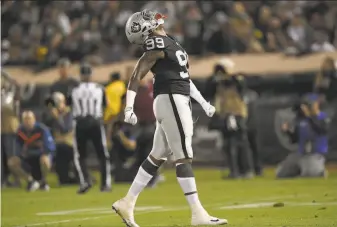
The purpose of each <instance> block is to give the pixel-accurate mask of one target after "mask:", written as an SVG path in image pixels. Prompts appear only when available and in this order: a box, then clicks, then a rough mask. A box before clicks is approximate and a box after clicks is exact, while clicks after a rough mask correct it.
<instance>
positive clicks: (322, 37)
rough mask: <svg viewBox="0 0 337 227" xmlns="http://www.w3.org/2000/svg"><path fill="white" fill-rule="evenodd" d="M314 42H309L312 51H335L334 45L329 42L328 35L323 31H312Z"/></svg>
mask: <svg viewBox="0 0 337 227" xmlns="http://www.w3.org/2000/svg"><path fill="white" fill-rule="evenodd" d="M314 40H315V41H314V42H313V43H312V44H311V51H312V52H314V53H315V52H335V51H336V49H335V47H334V46H333V45H332V44H331V43H329V37H328V35H327V34H325V33H323V32H318V31H316V32H315V33H314Z"/></svg>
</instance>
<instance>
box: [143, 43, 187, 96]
mask: <svg viewBox="0 0 337 227" xmlns="http://www.w3.org/2000/svg"><path fill="white" fill-rule="evenodd" d="M144 50H145V51H151V50H162V51H164V53H165V57H164V58H162V59H159V60H157V62H156V64H155V65H154V66H153V67H152V69H151V72H152V73H153V75H154V82H153V95H154V97H156V96H157V95H159V94H182V95H190V76H189V73H188V55H187V53H186V51H185V50H184V48H182V47H181V46H180V44H179V43H178V42H177V41H176V40H174V39H173V38H171V37H170V36H151V37H149V38H148V39H146V40H145V44H144Z"/></svg>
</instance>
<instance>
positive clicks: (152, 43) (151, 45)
mask: <svg viewBox="0 0 337 227" xmlns="http://www.w3.org/2000/svg"><path fill="white" fill-rule="evenodd" d="M165 42H167V40H165V37H161V36H152V37H149V38H147V39H146V40H145V42H144V46H143V47H144V51H150V50H164V49H165V48H166V47H167V43H165Z"/></svg>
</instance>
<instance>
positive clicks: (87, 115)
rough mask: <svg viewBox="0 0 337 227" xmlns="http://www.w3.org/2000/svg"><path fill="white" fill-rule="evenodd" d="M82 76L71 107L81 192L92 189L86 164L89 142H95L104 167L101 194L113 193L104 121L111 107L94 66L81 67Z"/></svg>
mask: <svg viewBox="0 0 337 227" xmlns="http://www.w3.org/2000/svg"><path fill="white" fill-rule="evenodd" d="M80 74H81V82H80V84H79V85H78V86H77V87H75V88H74V89H73V90H72V92H71V95H70V96H69V104H70V105H71V107H72V113H73V117H74V119H75V120H74V124H75V127H74V128H75V132H74V163H75V166H76V169H77V171H78V173H79V179H80V188H79V190H78V192H77V193H78V194H83V193H86V192H87V191H88V190H89V189H90V188H91V186H92V185H91V181H90V180H89V171H88V167H87V165H86V158H87V151H86V147H87V142H88V141H92V143H93V145H94V147H95V151H96V153H97V156H98V159H99V162H100V165H101V191H103V192H104V191H110V190H111V164H110V157H109V152H108V149H107V144H106V135H105V130H104V127H103V121H102V118H103V111H104V108H105V107H106V106H107V101H106V97H105V92H104V88H103V87H102V86H101V85H99V84H97V83H94V82H91V74H92V69H91V66H90V65H88V64H83V65H81V68H80Z"/></svg>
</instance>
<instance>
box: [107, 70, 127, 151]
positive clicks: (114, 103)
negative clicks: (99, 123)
mask: <svg viewBox="0 0 337 227" xmlns="http://www.w3.org/2000/svg"><path fill="white" fill-rule="evenodd" d="M125 92H126V84H125V82H124V81H123V80H121V79H120V74H119V73H112V74H111V75H110V83H109V84H108V85H107V86H106V87H105V94H106V97H107V99H108V103H109V105H108V106H107V108H106V109H105V112H104V122H105V124H106V126H107V139H108V141H107V142H108V145H110V138H111V133H112V127H111V126H112V125H113V122H114V120H115V118H116V116H117V115H118V114H119V113H120V112H121V106H122V103H121V100H122V96H123V95H124V94H125Z"/></svg>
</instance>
